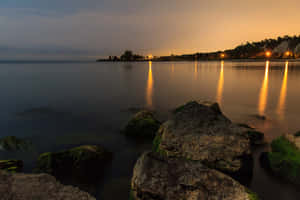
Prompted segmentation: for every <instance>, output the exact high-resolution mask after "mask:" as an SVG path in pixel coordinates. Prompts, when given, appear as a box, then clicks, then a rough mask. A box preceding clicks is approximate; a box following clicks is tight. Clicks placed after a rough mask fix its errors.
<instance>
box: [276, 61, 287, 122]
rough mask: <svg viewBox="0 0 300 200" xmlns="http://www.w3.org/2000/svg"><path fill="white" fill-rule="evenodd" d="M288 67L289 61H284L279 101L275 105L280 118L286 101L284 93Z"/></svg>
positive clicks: (282, 116) (285, 91)
mask: <svg viewBox="0 0 300 200" xmlns="http://www.w3.org/2000/svg"><path fill="white" fill-rule="evenodd" d="M288 68H289V62H288V61H286V63H285V69H284V75H283V80H282V86H281V90H280V96H279V102H278V107H277V114H278V115H279V117H280V119H283V118H284V109H285V101H286V94H287V80H288Z"/></svg>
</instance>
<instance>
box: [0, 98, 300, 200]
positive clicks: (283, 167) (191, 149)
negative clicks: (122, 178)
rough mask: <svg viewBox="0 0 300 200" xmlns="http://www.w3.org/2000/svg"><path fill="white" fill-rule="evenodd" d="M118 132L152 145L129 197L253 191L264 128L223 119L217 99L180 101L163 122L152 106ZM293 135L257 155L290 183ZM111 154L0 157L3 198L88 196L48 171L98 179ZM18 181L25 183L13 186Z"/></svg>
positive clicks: (200, 199) (24, 145) (295, 163)
mask: <svg viewBox="0 0 300 200" xmlns="http://www.w3.org/2000/svg"><path fill="white" fill-rule="evenodd" d="M121 132H122V133H123V134H124V135H125V136H127V137H130V138H131V139H133V140H147V141H148V140H149V139H150V140H153V148H152V151H147V152H145V153H143V154H142V155H141V156H140V158H139V159H138V160H137V162H136V164H135V166H134V169H133V176H132V179H131V191H130V192H129V193H130V200H181V199H189V200H206V199H207V200H219V199H224V200H257V199H259V197H258V196H257V195H256V194H255V193H253V192H251V191H250V190H249V189H248V188H247V186H248V185H249V183H250V182H251V179H252V174H253V157H252V152H253V149H254V148H255V147H256V145H261V144H264V143H265V141H264V134H263V133H260V132H258V131H257V130H255V129H254V128H252V127H249V126H248V125H246V124H236V123H233V122H231V121H230V120H229V119H228V118H227V117H226V116H225V115H224V114H223V113H222V111H221V109H220V108H219V105H218V104H217V103H212V102H198V101H191V102H188V103H186V104H184V105H182V106H179V107H177V108H176V109H174V110H173V111H172V114H171V115H170V117H169V119H168V120H167V121H165V122H164V123H161V122H160V121H159V120H157V119H156V118H155V115H154V114H153V113H152V112H150V111H140V112H138V113H136V114H135V115H134V116H133V117H132V118H131V119H130V120H129V122H128V124H127V125H126V126H125V127H124V129H123V130H122V131H121ZM299 136H300V134H299V133H296V134H294V135H284V136H282V137H280V138H278V139H276V140H274V141H273V142H272V143H271V151H270V152H265V153H262V155H261V157H260V162H261V165H262V166H263V167H264V168H265V169H266V170H267V171H268V172H270V173H271V174H273V175H274V176H277V177H279V178H282V179H285V180H288V181H290V182H292V183H295V184H299V183H300V182H299V177H300V137H299ZM31 145H32V144H31V143H30V142H29V141H27V140H24V141H22V139H19V138H16V137H6V138H3V139H0V146H1V151H26V150H27V149H30V148H32V147H31ZM112 156H113V155H112V153H111V152H109V151H108V150H106V149H105V148H103V147H101V146H98V145H83V146H78V147H75V148H71V149H67V150H63V151H59V152H46V153H43V154H41V155H40V156H39V157H38V159H37V166H36V169H35V174H22V173H20V172H22V167H23V162H22V161H20V160H0V192H5V194H7V195H6V196H4V197H3V198H4V199H5V200H6V199H7V200H11V199H16V200H18V199H24V200H27V199H28V200H29V199H36V198H39V199H82V200H84V199H95V198H94V197H92V196H91V195H90V194H88V193H86V192H84V191H81V190H80V189H78V188H76V187H73V186H64V185H62V184H60V183H59V182H58V181H57V180H56V179H55V178H58V180H63V179H64V178H71V179H73V178H76V179H79V180H80V181H85V182H91V181H92V180H99V179H101V176H102V174H103V171H104V169H105V168H107V167H108V164H109V163H110V161H111V160H112V158H113V157H112ZM115 156H117V155H115ZM44 173H46V174H44ZM47 174H48V175H47ZM54 177H55V178H54ZM20 185H26V187H23V188H22V189H21V190H17V186H20ZM42 191H45V192H44V193H43V192H42ZM21 197H22V198H21Z"/></svg>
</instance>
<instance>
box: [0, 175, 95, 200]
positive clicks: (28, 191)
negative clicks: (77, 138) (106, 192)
mask: <svg viewBox="0 0 300 200" xmlns="http://www.w3.org/2000/svg"><path fill="white" fill-rule="evenodd" d="M0 193H1V200H33V199H39V200H59V199H61V200H62V199H63V200H74V199H78V200H96V199H95V198H94V197H92V196H90V195H89V194H88V193H86V192H83V191H80V190H79V189H78V188H75V187H72V186H64V185H62V184H60V183H59V182H57V181H56V179H55V178H54V177H52V176H50V175H47V174H19V173H15V174H10V173H5V172H4V171H0Z"/></svg>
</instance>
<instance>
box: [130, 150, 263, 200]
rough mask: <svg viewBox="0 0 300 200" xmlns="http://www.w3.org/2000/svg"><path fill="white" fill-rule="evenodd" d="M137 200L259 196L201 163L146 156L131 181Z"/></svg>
mask: <svg viewBox="0 0 300 200" xmlns="http://www.w3.org/2000/svg"><path fill="white" fill-rule="evenodd" d="M131 187H132V188H131V198H130V199H132V200H133V199H134V200H182V199H195V200H202V199H208V200H217V199H222V200H255V199H257V196H256V195H255V194H253V193H252V192H250V191H249V190H248V189H247V188H245V187H244V186H242V185H241V184H240V183H238V182H237V181H235V180H234V179H232V178H231V177H229V176H227V175H225V174H223V173H221V172H218V171H216V170H214V169H210V168H207V167H206V166H205V165H203V164H202V163H201V162H199V161H192V160H187V159H183V158H174V157H173V158H171V157H167V156H164V155H160V154H158V153H152V152H149V153H145V154H143V155H142V156H141V157H140V159H139V160H138V161H137V163H136V165H135V167H134V172H133V177H132V181H131Z"/></svg>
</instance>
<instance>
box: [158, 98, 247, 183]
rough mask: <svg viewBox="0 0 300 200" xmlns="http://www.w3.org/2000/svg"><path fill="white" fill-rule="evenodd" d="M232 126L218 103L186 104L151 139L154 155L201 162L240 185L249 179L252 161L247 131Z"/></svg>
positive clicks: (240, 127)
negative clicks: (239, 182) (236, 180)
mask: <svg viewBox="0 0 300 200" xmlns="http://www.w3.org/2000/svg"><path fill="white" fill-rule="evenodd" d="M251 130H252V129H250V128H246V127H242V126H240V125H237V124H234V123H232V122H231V121H230V120H229V119H228V118H226V117H225V116H224V115H223V114H222V112H221V110H220V108H219V106H218V104H217V103H209V102H204V103H199V102H196V101H193V102H189V103H187V104H185V105H183V106H180V107H179V108H177V109H175V111H174V115H173V117H172V118H171V119H170V120H169V121H167V122H166V123H164V124H163V125H162V126H161V128H160V130H159V131H158V134H157V136H156V138H155V139H154V151H156V152H160V153H161V154H165V155H167V156H170V157H180V158H185V159H188V160H194V161H201V162H202V163H203V164H205V165H206V166H208V167H210V168H214V169H217V170H220V171H222V172H225V173H227V174H229V175H231V176H233V177H235V178H237V179H239V180H240V181H242V182H244V181H243V180H241V179H243V178H246V179H248V180H245V181H249V178H251V176H252V170H253V159H252V155H251V144H250V139H249V136H248V133H247V131H251Z"/></svg>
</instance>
